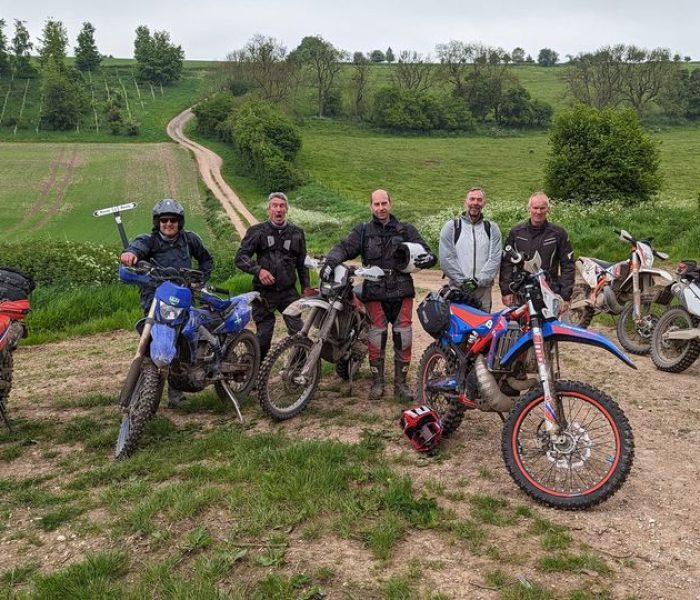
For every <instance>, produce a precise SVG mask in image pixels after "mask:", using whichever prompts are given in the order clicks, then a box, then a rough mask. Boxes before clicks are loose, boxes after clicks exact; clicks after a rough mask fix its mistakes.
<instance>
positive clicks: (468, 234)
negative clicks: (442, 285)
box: [440, 187, 501, 312]
mask: <svg viewBox="0 0 700 600" xmlns="http://www.w3.org/2000/svg"><path fill="white" fill-rule="evenodd" d="M485 204H486V194H485V193H484V190H483V189H482V188H480V187H473V188H471V189H470V190H469V191H468V192H467V196H466V198H465V199H464V208H465V210H464V212H463V213H462V215H461V217H459V218H458V219H453V220H450V221H448V222H447V223H445V225H443V227H442V230H441V231H440V267H441V268H442V271H443V273H445V275H447V277H448V279H449V281H450V285H452V286H455V287H461V288H462V289H464V290H466V291H469V292H471V293H472V295H474V296H475V297H476V298H478V299H479V300H480V301H481V305H482V308H483V310H485V311H486V312H490V311H491V285H492V284H493V280H494V279H495V278H496V274H497V273H498V267H499V265H500V263H501V231H500V229H499V228H498V225H496V223H494V222H493V221H487V220H486V219H484V216H483V214H482V211H483V208H484V205H485Z"/></svg>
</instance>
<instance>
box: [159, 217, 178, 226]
mask: <svg viewBox="0 0 700 600" xmlns="http://www.w3.org/2000/svg"><path fill="white" fill-rule="evenodd" d="M179 220H180V219H178V218H177V217H161V218H160V222H161V223H163V224H164V225H165V223H177V222H178V221H179Z"/></svg>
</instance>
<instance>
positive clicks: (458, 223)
mask: <svg viewBox="0 0 700 600" xmlns="http://www.w3.org/2000/svg"><path fill="white" fill-rule="evenodd" d="M453 223H454V227H453V234H452V242H453V243H454V244H455V245H456V244H457V240H458V239H459V236H460V235H462V217H457V218H455V219H454V221H453ZM484 231H485V232H486V237H488V238H489V240H490V239H491V221H489V220H488V219H484Z"/></svg>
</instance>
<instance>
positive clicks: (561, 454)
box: [501, 380, 634, 510]
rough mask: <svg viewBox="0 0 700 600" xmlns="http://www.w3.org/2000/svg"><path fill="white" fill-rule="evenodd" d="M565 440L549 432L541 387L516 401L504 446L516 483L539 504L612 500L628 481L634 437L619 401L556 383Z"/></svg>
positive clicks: (574, 505) (577, 505) (576, 505)
mask: <svg viewBox="0 0 700 600" xmlns="http://www.w3.org/2000/svg"><path fill="white" fill-rule="evenodd" d="M556 393H557V396H558V399H559V408H558V412H559V424H560V427H561V436H560V439H561V442H557V443H556V444H555V443H553V442H552V441H551V440H550V437H549V434H548V433H547V432H546V430H545V413H544V394H543V392H542V387H541V386H537V387H536V388H535V389H533V390H531V391H530V392H528V393H527V394H526V395H525V396H523V397H522V399H521V400H520V401H519V402H518V403H517V404H516V405H515V407H514V408H513V410H512V411H511V412H510V414H509V415H508V418H507V419H506V423H505V426H504V428H503V436H502V444H501V450H502V452H503V460H504V462H505V464H506V467H507V468H508V472H509V473H510V475H511V477H512V478H513V480H514V481H515V483H516V484H517V485H518V486H519V487H520V488H521V489H522V490H523V491H524V492H525V493H527V494H528V495H529V496H531V497H532V498H534V499H535V500H536V501H537V502H540V503H542V504H545V505H547V506H551V507H553V508H561V509H565V510H581V509H584V508H589V507H591V506H595V505H596V504H599V503H601V502H603V501H604V500H607V499H608V498H610V497H611V496H612V495H613V494H614V493H615V492H617V490H619V489H620V487H622V484H623V483H624V482H625V480H626V479H627V476H628V475H629V473H630V470H631V468H632V461H633V459H634V437H633V435H632V429H631V428H630V424H629V421H628V420H627V417H626V416H625V414H624V413H623V412H622V410H621V409H620V407H619V406H618V405H617V404H616V403H615V401H614V400H613V399H612V398H610V397H609V396H607V395H606V394H604V393H603V392H602V391H600V390H597V389H595V388H594V387H591V386H589V385H587V384H585V383H581V382H579V381H564V380H561V381H557V382H556Z"/></svg>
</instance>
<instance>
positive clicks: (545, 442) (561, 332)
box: [417, 246, 636, 510]
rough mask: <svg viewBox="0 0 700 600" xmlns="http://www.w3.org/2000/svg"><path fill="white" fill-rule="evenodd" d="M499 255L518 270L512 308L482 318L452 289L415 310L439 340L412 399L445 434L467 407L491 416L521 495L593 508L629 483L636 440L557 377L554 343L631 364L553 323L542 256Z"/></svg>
mask: <svg viewBox="0 0 700 600" xmlns="http://www.w3.org/2000/svg"><path fill="white" fill-rule="evenodd" d="M505 254H506V256H507V257H508V258H509V259H510V260H511V262H512V263H513V264H514V265H516V268H517V269H516V272H517V277H516V281H515V282H514V285H513V286H512V288H511V289H512V291H513V292H514V293H515V294H516V296H517V298H518V304H519V306H517V307H511V308H505V309H503V310H500V311H498V312H495V313H492V314H489V313H485V312H482V311H481V310H478V309H477V308H474V307H473V306H471V305H470V300H471V299H470V298H461V297H455V295H454V292H452V291H450V290H449V289H445V291H444V292H442V293H435V292H432V293H431V294H429V295H428V297H427V298H426V299H425V300H424V301H423V302H422V303H421V305H420V306H419V308H418V316H419V319H420V321H421V324H422V325H423V327H424V328H425V330H426V331H427V332H428V333H430V334H431V335H432V336H433V337H435V338H436V342H434V343H432V344H430V346H428V348H426V350H425V352H424V353H423V356H422V358H421V361H420V365H419V367H418V390H417V399H418V401H419V403H421V404H427V405H428V406H430V407H431V408H433V409H434V410H436V411H437V412H438V413H439V415H440V417H441V421H442V426H443V435H449V434H450V433H452V432H453V431H454V430H455V429H457V427H458V426H459V425H460V424H461V422H462V418H463V416H464V412H465V411H466V410H467V409H476V410H482V411H491V412H496V413H498V414H499V415H500V416H501V418H502V419H503V420H504V421H505V424H504V428H503V433H502V440H501V451H502V454H503V460H504V462H505V464H506V467H507V468H508V471H509V473H510V475H511V477H512V478H513V480H514V481H515V483H516V484H517V485H518V486H519V487H520V488H521V489H522V490H523V491H525V492H526V493H527V494H529V495H530V496H531V497H532V498H534V499H535V500H537V501H538V502H541V503H543V504H546V505H548V506H552V507H554V508H563V509H569V510H576V509H582V508H587V507H590V506H593V505H595V504H598V503H600V502H603V501H604V500H606V499H607V498H609V497H610V496H612V495H613V494H614V493H615V492H616V491H617V490H618V489H620V487H621V486H622V484H623V483H624V481H625V480H626V478H627V476H628V474H629V472H630V469H631V467H632V460H633V457H634V438H633V436H632V430H631V428H630V424H629V421H628V420H627V417H626V416H625V415H624V413H623V412H622V410H621V409H620V407H619V406H618V405H617V403H616V402H615V401H614V400H613V399H612V398H610V397H609V396H608V395H607V394H605V393H604V392H602V391H601V390H598V389H596V388H594V387H593V386H591V385H588V384H586V383H582V382H579V381H570V380H564V379H561V378H560V374H559V343H560V342H573V343H576V344H585V345H590V346H595V347H598V348H602V349H604V350H607V351H608V352H610V353H612V354H613V355H615V356H616V357H617V358H619V359H620V360H621V361H622V362H624V363H625V364H627V365H628V366H630V367H632V368H636V367H635V365H634V363H633V362H632V361H631V360H630V359H629V358H628V357H627V356H626V355H625V354H624V353H623V352H622V351H620V350H618V348H617V347H616V346H615V345H613V344H612V343H611V342H610V341H609V340H608V339H606V338H605V337H604V336H602V335H601V334H599V333H596V332H595V331H590V330H587V329H582V328H580V327H575V326H573V325H569V324H567V323H563V322H561V321H559V320H558V318H557V317H558V314H559V306H560V303H561V302H562V299H561V297H560V296H558V295H557V294H555V293H554V292H553V291H552V290H551V288H550V287H549V285H548V283H547V279H546V273H545V271H544V270H542V268H541V260H540V257H539V254H536V255H535V258H533V259H532V260H525V258H524V257H523V256H522V255H520V254H518V253H517V252H515V251H514V250H513V249H512V248H511V247H510V246H508V247H506V251H505ZM521 392H524V393H523V394H522V395H521ZM504 415H507V417H506V416H504Z"/></svg>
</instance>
